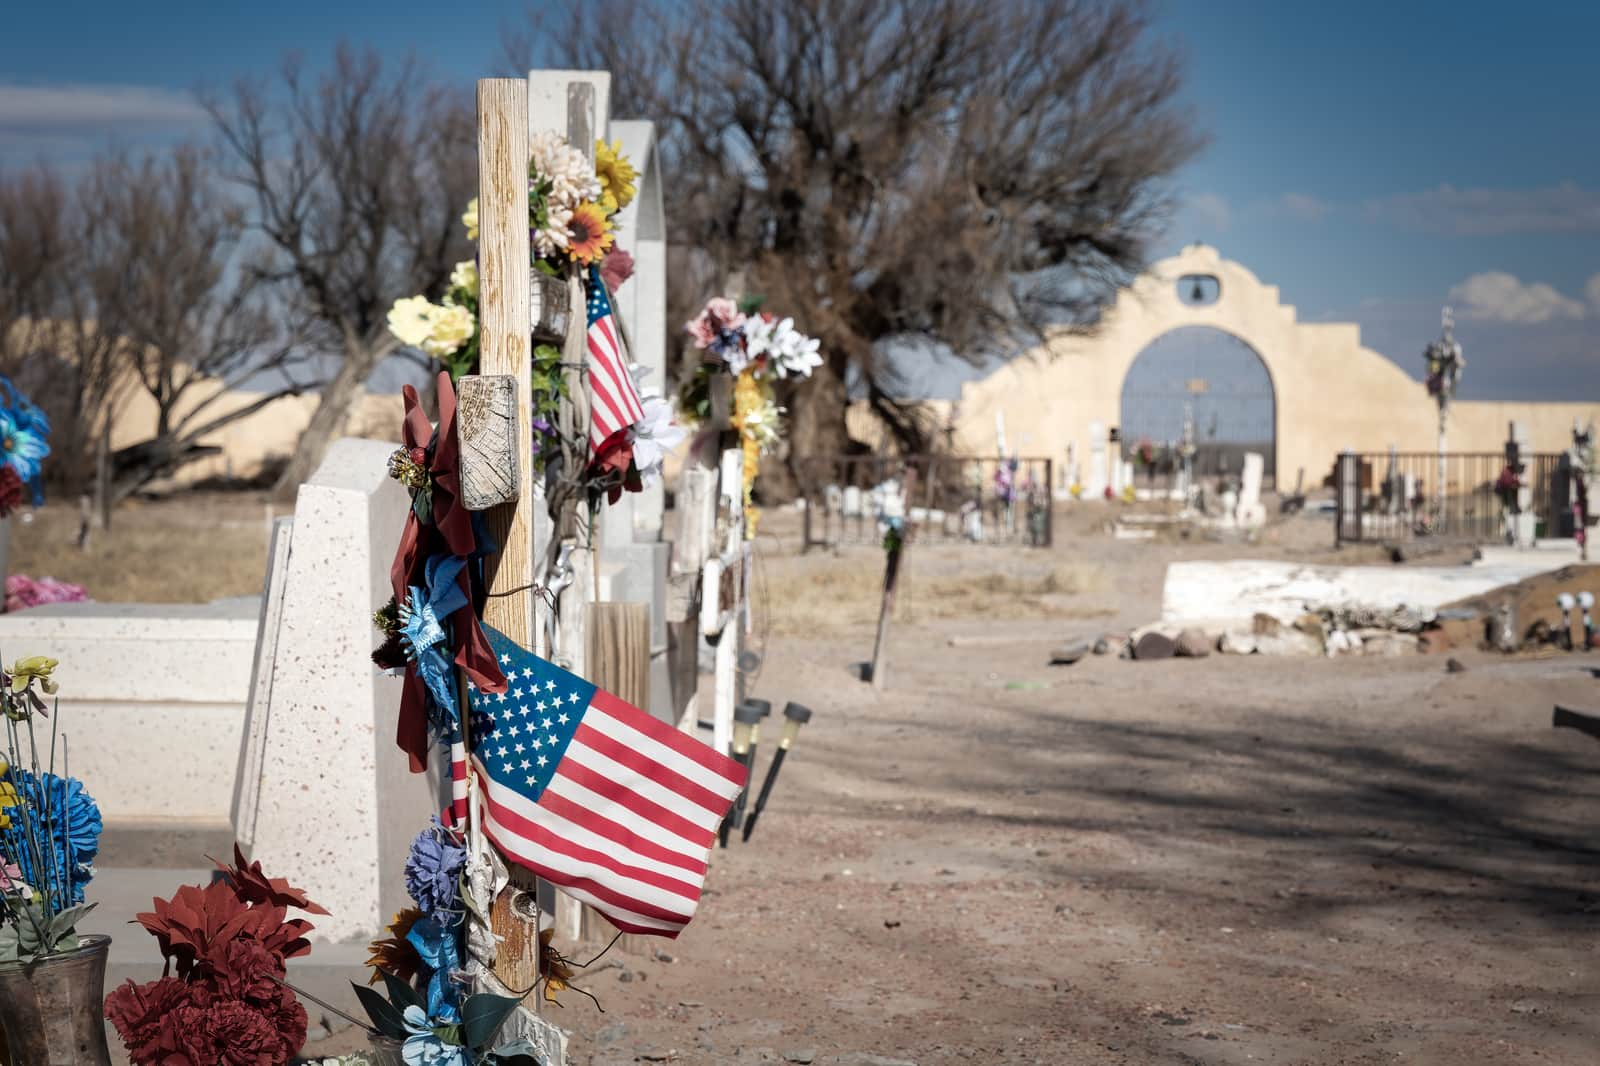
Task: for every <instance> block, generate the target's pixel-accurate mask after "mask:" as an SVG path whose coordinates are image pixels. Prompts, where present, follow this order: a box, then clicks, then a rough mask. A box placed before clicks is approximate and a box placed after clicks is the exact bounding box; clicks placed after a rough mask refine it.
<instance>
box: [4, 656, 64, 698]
mask: <svg viewBox="0 0 1600 1066" xmlns="http://www.w3.org/2000/svg"><path fill="white" fill-rule="evenodd" d="M57 665H59V664H58V663H57V661H56V660H55V659H52V658H50V657H49V656H46V655H30V656H28V657H27V658H26V659H18V660H17V661H16V663H15V664H14V665H13V666H12V667H11V692H12V694H13V695H14V694H16V693H18V692H21V691H22V690H23V689H25V688H27V687H28V686H29V685H31V684H33V682H34V679H35V678H37V679H38V681H39V687H40V688H42V689H44V690H45V692H46V693H49V694H50V695H55V692H56V689H57V687H58V686H57V685H56V683H55V681H53V680H52V679H51V677H50V672H51V671H52V670H54V669H55V668H56V666H57Z"/></svg>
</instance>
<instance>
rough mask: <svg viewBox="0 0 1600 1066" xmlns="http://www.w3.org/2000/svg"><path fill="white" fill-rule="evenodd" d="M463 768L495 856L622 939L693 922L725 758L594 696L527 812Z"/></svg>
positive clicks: (728, 786) (600, 694)
mask: <svg viewBox="0 0 1600 1066" xmlns="http://www.w3.org/2000/svg"><path fill="white" fill-rule="evenodd" d="M473 766H474V769H475V770H476V771H477V774H478V782H479V784H480V785H481V786H482V794H483V806H482V808H481V810H482V814H483V830H484V832H485V833H486V834H487V835H488V837H489V839H490V840H491V841H493V842H494V844H495V846H496V847H498V848H499V849H500V850H501V851H502V852H503V853H504V854H505V855H506V856H507V857H509V858H511V859H513V860H514V861H516V862H517V863H519V864H520V865H522V866H526V867H527V868H528V869H530V870H532V871H533V872H534V873H535V874H537V875H538V876H540V877H543V878H544V879H545V880H547V881H550V882H552V883H553V884H556V885H560V886H561V887H562V888H564V889H566V891H567V892H568V893H569V894H571V895H572V896H574V897H576V898H577V899H580V900H582V901H583V902H585V903H588V904H590V905H592V906H593V907H595V909H597V910H598V911H600V912H601V913H602V914H604V915H605V916H606V917H607V918H608V919H609V920H610V921H611V923H612V924H613V925H615V926H617V928H619V929H622V930H624V931H625V932H630V933H654V934H657V935H660V936H668V937H674V936H677V935H678V933H679V931H681V930H682V929H683V927H684V926H685V925H687V924H688V923H689V919H690V918H692V917H694V912H695V907H696V905H697V904H698V903H699V900H700V888H701V885H702V884H703V883H704V881H705V875H706V864H707V861H708V860H709V859H710V856H711V847H712V844H713V843H714V842H715V841H716V836H717V828H718V827H719V826H720V825H721V824H722V819H723V817H724V816H725V815H726V814H727V812H728V808H729V807H730V806H731V805H732V803H733V800H734V798H735V797H736V796H737V795H738V794H739V790H740V789H741V788H743V787H744V779H745V770H744V768H743V767H741V766H740V765H739V764H738V763H736V762H734V761H733V760H732V759H729V758H727V757H726V756H723V755H719V754H717V753H716V752H715V751H713V750H712V749H711V748H709V747H707V746H706V745H705V744H703V743H701V742H700V741H698V740H696V739H694V738H693V737H690V736H688V735H687V734H684V733H682V732H679V731H678V730H676V729H673V728H672V727H671V726H669V725H667V724H666V723H664V722H662V721H660V720H659V719H656V718H653V717H651V716H650V715H648V714H646V713H645V712H643V711H641V710H639V709H638V708H636V707H633V706H632V705H630V704H628V703H626V702H624V701H623V700H621V699H619V698H617V697H616V696H613V695H611V694H610V693H608V692H605V691H604V690H597V691H596V692H595V695H594V700H593V702H592V703H591V705H590V706H589V708H588V710H587V711H585V712H584V716H583V721H582V723H581V724H580V725H579V726H578V730H577V733H576V734H575V735H574V737H573V739H572V742H571V743H570V744H569V745H568V746H567V750H566V752H565V754H564V755H563V756H562V758H561V761H560V762H559V763H558V764H557V765H556V771H555V776H554V777H553V778H552V779H551V782H550V785H549V786H548V787H547V788H546V789H545V790H544V793H543V794H542V795H541V796H540V797H539V800H538V802H534V801H532V800H530V799H528V797H526V796H523V795H521V794H519V793H517V792H516V791H514V790H512V789H509V788H506V787H504V786H502V785H500V784H497V783H496V782H495V781H494V779H493V778H492V777H491V776H490V775H489V774H488V773H487V772H486V771H485V770H484V769H483V767H482V765H481V764H479V763H478V762H477V760H476V759H474V761H473ZM458 787H461V788H462V793H463V794H464V786H458Z"/></svg>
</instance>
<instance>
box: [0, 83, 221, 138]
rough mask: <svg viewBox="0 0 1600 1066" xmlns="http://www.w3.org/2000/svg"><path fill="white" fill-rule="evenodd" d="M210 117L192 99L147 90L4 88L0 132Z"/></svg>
mask: <svg viewBox="0 0 1600 1066" xmlns="http://www.w3.org/2000/svg"><path fill="white" fill-rule="evenodd" d="M205 118H206V112H205V109H204V108H202V107H201V106H200V105H199V104H198V103H196V102H195V101H194V99H193V98H192V97H190V96H189V94H187V93H181V92H173V91H172V90H170V89H158V88H153V87H151V86H146V85H0V130H31V131H42V130H50V129H54V130H60V129H62V128H63V127H67V128H75V129H79V130H82V129H85V128H91V127H120V126H126V125H130V124H138V125H161V126H177V125H187V124H189V123H193V122H202V121H204V120H205Z"/></svg>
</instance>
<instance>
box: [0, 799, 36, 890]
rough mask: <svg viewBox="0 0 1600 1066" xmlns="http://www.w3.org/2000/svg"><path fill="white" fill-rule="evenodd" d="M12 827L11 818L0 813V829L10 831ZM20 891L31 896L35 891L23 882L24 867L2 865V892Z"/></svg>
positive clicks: (0, 886)
mask: <svg viewBox="0 0 1600 1066" xmlns="http://www.w3.org/2000/svg"><path fill="white" fill-rule="evenodd" d="M10 826H11V818H10V816H9V815H7V814H5V812H3V811H0V829H8V828H10ZM18 891H21V892H26V893H28V894H29V895H31V894H32V893H33V889H32V888H31V887H29V885H28V884H27V882H25V881H23V880H22V867H20V866H18V865H17V864H16V863H14V862H7V863H0V892H18Z"/></svg>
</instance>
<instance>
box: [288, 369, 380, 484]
mask: <svg viewBox="0 0 1600 1066" xmlns="http://www.w3.org/2000/svg"><path fill="white" fill-rule="evenodd" d="M379 354H380V352H379V350H376V349H371V348H354V347H352V348H347V349H346V351H345V356H344V361H343V362H342V363H341V364H340V366H339V372H338V373H337V374H335V375H334V376H333V380H332V381H330V382H328V384H326V385H324V386H323V388H322V398H321V399H320V400H318V402H317V409H316V410H315V411H313V412H312V414H311V421H310V422H309V423H307V424H306V429H305V432H304V433H302V434H300V443H299V444H298V445H296V446H295V450H294V454H293V455H291V456H290V457H289V465H288V466H286V467H284V468H283V473H282V474H280V475H279V476H278V483H277V484H276V485H274V486H273V487H272V494H273V496H274V497H275V498H276V499H279V500H288V501H292V500H293V499H294V498H295V494H296V493H298V492H299V491H300V483H301V482H303V481H305V480H306V479H307V478H309V477H310V476H311V475H312V473H314V472H315V471H316V469H317V466H318V465H319V464H320V463H321V462H322V457H323V455H325V454H326V453H327V451H328V446H329V445H330V444H332V443H333V439H334V438H335V437H337V436H338V435H339V434H340V433H342V432H344V427H345V425H346V424H347V423H348V422H349V420H350V408H351V407H352V406H354V404H355V402H356V400H357V399H358V398H359V397H360V396H361V393H362V387H363V386H364V385H365V384H366V381H367V379H368V378H369V377H371V376H372V369H373V367H374V366H375V365H377V362H378V356H379Z"/></svg>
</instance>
